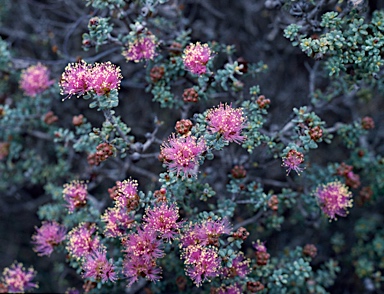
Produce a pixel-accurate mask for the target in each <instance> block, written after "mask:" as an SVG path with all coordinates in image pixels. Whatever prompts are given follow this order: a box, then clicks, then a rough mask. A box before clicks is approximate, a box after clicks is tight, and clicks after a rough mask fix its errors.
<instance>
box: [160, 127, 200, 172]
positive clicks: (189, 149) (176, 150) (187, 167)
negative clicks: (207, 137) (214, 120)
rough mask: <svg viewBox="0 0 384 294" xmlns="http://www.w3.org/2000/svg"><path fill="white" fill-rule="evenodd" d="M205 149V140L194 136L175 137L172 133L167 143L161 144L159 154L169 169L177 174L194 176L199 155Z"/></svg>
mask: <svg viewBox="0 0 384 294" xmlns="http://www.w3.org/2000/svg"><path fill="white" fill-rule="evenodd" d="M204 151H206V145H205V141H204V140H202V139H200V140H197V139H196V138H195V137H192V136H186V137H176V136H175V134H173V136H172V137H170V138H169V140H168V143H163V145H162V146H161V156H162V157H163V159H164V163H165V164H166V165H167V166H168V168H169V170H170V171H172V172H176V173H177V174H178V175H179V174H180V172H183V176H187V177H188V176H195V175H196V174H197V167H198V166H199V157H200V156H201V155H202V153H203V152H204Z"/></svg>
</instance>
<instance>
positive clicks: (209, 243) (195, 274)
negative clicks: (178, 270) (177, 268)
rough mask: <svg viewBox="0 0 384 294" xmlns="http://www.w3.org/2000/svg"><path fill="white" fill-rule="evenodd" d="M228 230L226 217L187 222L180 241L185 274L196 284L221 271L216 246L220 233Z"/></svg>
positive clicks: (217, 274) (225, 232)
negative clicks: (187, 224)
mask: <svg viewBox="0 0 384 294" xmlns="http://www.w3.org/2000/svg"><path fill="white" fill-rule="evenodd" d="M229 232H230V228H229V223H228V222H227V220H226V219H224V220H220V219H218V220H212V219H209V220H206V221H204V222H202V223H197V224H192V223H191V224H189V227H188V228H187V229H186V231H185V233H184V234H183V235H182V237H181V240H180V241H181V246H182V248H183V252H182V258H183V259H184V260H185V262H184V263H185V264H186V274H187V275H188V276H189V277H190V278H191V279H192V281H193V282H194V283H195V284H196V285H197V286H200V285H201V284H202V283H203V282H204V281H206V280H209V279H211V278H214V277H217V276H219V275H220V274H221V273H222V272H223V269H222V267H221V258H220V256H219V255H218V249H217V247H216V246H218V245H219V237H220V235H222V234H228V233H229Z"/></svg>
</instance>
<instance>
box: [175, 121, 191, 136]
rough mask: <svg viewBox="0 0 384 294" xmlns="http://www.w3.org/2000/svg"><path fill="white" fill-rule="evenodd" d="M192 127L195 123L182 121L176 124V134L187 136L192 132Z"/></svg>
mask: <svg viewBox="0 0 384 294" xmlns="http://www.w3.org/2000/svg"><path fill="white" fill-rule="evenodd" d="M192 126H193V123H192V122H191V121H190V120H189V119H182V120H179V121H178V122H177V123H176V126H175V129H176V132H177V133H179V134H180V135H187V134H188V133H189V132H190V130H191V128H192Z"/></svg>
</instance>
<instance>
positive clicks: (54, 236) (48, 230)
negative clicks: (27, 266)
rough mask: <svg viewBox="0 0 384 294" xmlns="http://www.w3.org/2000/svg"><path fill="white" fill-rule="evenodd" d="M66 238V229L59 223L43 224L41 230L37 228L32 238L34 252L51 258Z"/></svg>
mask: <svg viewBox="0 0 384 294" xmlns="http://www.w3.org/2000/svg"><path fill="white" fill-rule="evenodd" d="M65 236H66V229H65V227H63V226H61V225H59V224H58V223H57V222H43V224H42V226H41V227H40V228H36V233H35V234H34V235H33V236H32V243H33V244H34V245H35V247H34V250H35V251H36V252H37V253H38V255H40V256H43V255H47V256H50V255H51V253H52V252H53V249H54V247H55V246H57V245H59V244H60V243H61V242H62V241H63V240H64V239H65Z"/></svg>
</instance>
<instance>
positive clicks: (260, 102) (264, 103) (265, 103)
mask: <svg viewBox="0 0 384 294" xmlns="http://www.w3.org/2000/svg"><path fill="white" fill-rule="evenodd" d="M256 103H257V105H259V108H260V109H263V108H266V107H267V106H269V104H271V100H270V99H266V98H265V96H264V95H260V96H259V97H258V98H257V100H256Z"/></svg>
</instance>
